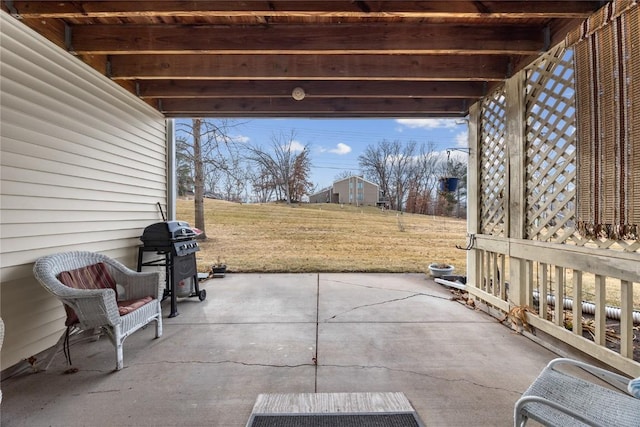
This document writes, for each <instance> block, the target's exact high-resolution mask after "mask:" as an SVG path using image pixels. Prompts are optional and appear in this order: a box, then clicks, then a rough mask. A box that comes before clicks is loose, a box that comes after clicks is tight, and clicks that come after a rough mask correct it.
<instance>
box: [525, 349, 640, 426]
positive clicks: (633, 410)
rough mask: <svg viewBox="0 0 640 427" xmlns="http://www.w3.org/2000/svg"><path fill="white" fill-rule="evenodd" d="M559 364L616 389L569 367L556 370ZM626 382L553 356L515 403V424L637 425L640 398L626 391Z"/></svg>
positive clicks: (627, 381) (625, 379)
mask: <svg viewBox="0 0 640 427" xmlns="http://www.w3.org/2000/svg"><path fill="white" fill-rule="evenodd" d="M561 365H565V366H572V367H578V368H581V369H583V370H584V371H586V372H588V373H589V374H591V375H593V377H595V378H598V379H600V380H602V381H605V382H607V383H609V384H611V385H612V386H613V387H615V389H611V388H607V387H604V386H602V385H598V384H596V383H595V382H592V381H589V380H586V379H583V376H582V375H581V376H580V377H578V376H574V375H571V374H570V373H569V371H570V370H568V369H564V370H560V369H558V367H559V366H561ZM574 372H575V370H574ZM584 377H585V378H586V376H584ZM629 381H630V380H629V378H625V377H623V376H621V375H618V374H615V373H613V372H610V371H607V370H605V369H601V368H597V367H595V366H592V365H589V364H586V363H583V362H579V361H576V360H572V359H564V358H559V359H554V360H552V361H551V362H549V364H548V365H547V366H546V367H545V368H544V369H543V370H542V372H541V373H540V375H538V377H537V378H536V380H535V381H534V382H533V384H531V386H529V388H528V389H527V391H525V392H524V394H523V395H522V397H521V398H520V399H519V400H518V401H517V402H516V405H515V410H514V421H515V426H517V427H521V426H524V425H525V424H526V422H527V420H528V419H529V418H530V419H532V420H535V421H537V422H540V423H542V424H543V425H545V426H562V427H566V426H585V425H587V426H616V427H631V426H634V427H638V426H640V399H638V398H635V397H633V396H631V395H629V394H628V393H627V387H628V384H629ZM618 390H619V391H618Z"/></svg>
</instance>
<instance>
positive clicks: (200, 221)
mask: <svg viewBox="0 0 640 427" xmlns="http://www.w3.org/2000/svg"><path fill="white" fill-rule="evenodd" d="M192 123H193V162H194V165H193V167H194V175H195V179H194V181H195V182H194V184H195V185H194V208H195V221H196V222H195V227H196V228H199V229H200V230H202V234H201V235H200V236H198V238H199V239H203V240H204V239H206V238H207V233H206V232H205V228H204V161H203V160H202V145H201V144H202V142H201V136H202V119H193V120H192Z"/></svg>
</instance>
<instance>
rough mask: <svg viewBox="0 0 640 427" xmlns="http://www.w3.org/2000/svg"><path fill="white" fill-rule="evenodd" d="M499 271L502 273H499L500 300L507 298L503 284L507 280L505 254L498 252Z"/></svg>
mask: <svg viewBox="0 0 640 427" xmlns="http://www.w3.org/2000/svg"><path fill="white" fill-rule="evenodd" d="M499 257H500V271H501V272H502V274H500V280H499V282H500V299H501V300H502V301H506V300H507V285H506V284H505V283H506V282H507V271H506V262H505V256H504V255H502V254H500V255H499Z"/></svg>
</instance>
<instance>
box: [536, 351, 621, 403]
mask: <svg viewBox="0 0 640 427" xmlns="http://www.w3.org/2000/svg"><path fill="white" fill-rule="evenodd" d="M556 365H570V366H576V367H578V368H581V369H583V370H585V371H586V372H588V373H590V374H591V375H593V376H594V377H596V378H599V379H601V380H602V381H604V382H606V383H608V384H611V385H612V386H614V387H615V388H617V389H618V390H620V391H622V392H623V393H624V394H626V395H629V391H628V389H627V387H628V386H629V381H630V378H626V377H624V376H622V375H618V374H616V373H614V372H611V371H608V370H606V369H602V368H598V367H597V366H593V365H590V364H588V363H584V362H580V361H579V360H573V359H566V358H558V359H554V360H552V361H551V362H549V364H548V365H547V367H548V368H550V369H553V370H556V371H557V369H556V368H555V367H556ZM565 373H566V372H565Z"/></svg>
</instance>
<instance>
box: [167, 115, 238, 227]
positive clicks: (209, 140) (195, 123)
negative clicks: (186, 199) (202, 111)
mask: <svg viewBox="0 0 640 427" xmlns="http://www.w3.org/2000/svg"><path fill="white" fill-rule="evenodd" d="M233 126H235V125H233ZM233 126H232V125H231V124H230V122H228V121H225V120H222V121H214V120H208V119H201V118H197V119H191V120H190V121H189V122H186V121H185V122H179V123H178V126H177V128H176V134H177V135H176V152H177V154H176V157H177V158H178V160H179V162H182V168H183V170H182V171H181V174H185V173H186V170H185V168H187V167H188V168H190V169H191V170H192V171H193V174H192V176H193V191H194V217H195V227H196V228H199V229H200V230H202V234H201V235H200V238H201V239H206V238H207V235H206V230H205V221H204V192H205V173H206V172H207V171H209V172H210V173H211V172H212V171H220V170H222V171H224V172H225V173H227V174H229V173H231V174H233V173H235V171H234V170H233V169H232V168H230V167H229V165H230V161H231V159H234V158H237V150H236V149H235V141H234V140H233V138H232V137H231V135H230V128H231V127H233ZM205 166H206V167H205Z"/></svg>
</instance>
